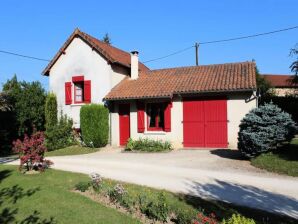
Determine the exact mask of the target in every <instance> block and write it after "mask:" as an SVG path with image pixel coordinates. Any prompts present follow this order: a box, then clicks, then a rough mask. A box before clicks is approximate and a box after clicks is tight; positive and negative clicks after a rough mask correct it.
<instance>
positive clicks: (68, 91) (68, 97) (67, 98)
mask: <svg viewBox="0 0 298 224" xmlns="http://www.w3.org/2000/svg"><path fill="white" fill-rule="evenodd" d="M71 103H72V98H71V82H66V83H65V104H66V105H69V104H71Z"/></svg>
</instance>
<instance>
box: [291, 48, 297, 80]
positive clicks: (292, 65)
mask: <svg viewBox="0 0 298 224" xmlns="http://www.w3.org/2000/svg"><path fill="white" fill-rule="evenodd" d="M290 55H292V56H296V59H295V61H294V62H293V63H292V64H291V65H290V69H291V71H292V72H293V73H294V74H295V76H294V78H293V80H292V83H293V84H298V44H297V45H296V47H295V48H293V49H291V52H290Z"/></svg>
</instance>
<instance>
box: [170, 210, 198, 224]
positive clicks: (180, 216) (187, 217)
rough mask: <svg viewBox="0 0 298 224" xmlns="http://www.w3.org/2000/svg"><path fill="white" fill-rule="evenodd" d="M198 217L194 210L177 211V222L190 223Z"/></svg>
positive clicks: (179, 223)
mask: <svg viewBox="0 0 298 224" xmlns="http://www.w3.org/2000/svg"><path fill="white" fill-rule="evenodd" d="M195 218H196V215H195V213H194V212H193V211H190V210H184V209H183V210H182V209H181V210H179V211H176V220H175V223H177V224H189V223H192V221H193V220H194V219H195Z"/></svg>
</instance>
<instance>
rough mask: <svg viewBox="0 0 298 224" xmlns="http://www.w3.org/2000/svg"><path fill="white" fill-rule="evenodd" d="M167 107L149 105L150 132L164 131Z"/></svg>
mask: <svg viewBox="0 0 298 224" xmlns="http://www.w3.org/2000/svg"><path fill="white" fill-rule="evenodd" d="M165 108H166V105H165V104H164V103H148V104H147V116H148V125H147V126H148V130H149V131H161V130H163V129H164V124H165V119H164V111H165Z"/></svg>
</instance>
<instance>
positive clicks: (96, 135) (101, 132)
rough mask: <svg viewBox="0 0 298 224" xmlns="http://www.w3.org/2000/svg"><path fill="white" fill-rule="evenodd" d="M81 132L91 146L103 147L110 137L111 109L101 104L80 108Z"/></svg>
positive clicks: (86, 142) (85, 141) (84, 139)
mask: <svg viewBox="0 0 298 224" xmlns="http://www.w3.org/2000/svg"><path fill="white" fill-rule="evenodd" d="M80 122H81V132H82V138H83V141H84V143H85V144H86V145H87V146H89V147H103V146H106V145H107V144H108V139H109V111H108V109H107V108H106V107H104V106H103V105H100V104H90V105H84V106H82V107H81V110H80Z"/></svg>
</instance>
